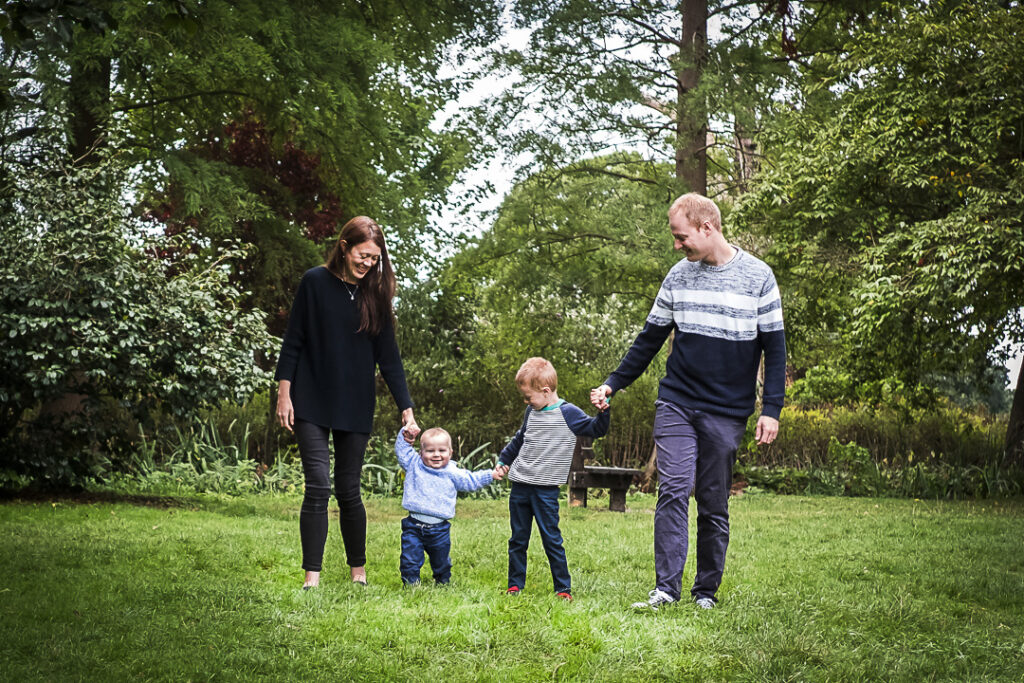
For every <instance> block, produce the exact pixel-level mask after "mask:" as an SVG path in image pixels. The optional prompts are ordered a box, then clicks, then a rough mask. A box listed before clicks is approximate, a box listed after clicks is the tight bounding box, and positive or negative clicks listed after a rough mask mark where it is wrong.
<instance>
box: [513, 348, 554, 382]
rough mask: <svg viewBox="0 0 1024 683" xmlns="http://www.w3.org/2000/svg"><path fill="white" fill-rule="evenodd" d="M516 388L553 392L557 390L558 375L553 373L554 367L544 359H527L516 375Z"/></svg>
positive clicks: (538, 357) (536, 357)
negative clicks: (546, 389) (545, 388)
mask: <svg viewBox="0 0 1024 683" xmlns="http://www.w3.org/2000/svg"><path fill="white" fill-rule="evenodd" d="M516 386H520V387H530V388H531V389H535V390H537V391H540V390H541V389H543V388H544V387H547V388H548V389H551V391H555V390H557V389H558V373H557V372H555V366H554V365H552V364H551V361H549V360H547V359H546V358H541V357H540V356H534V357H533V358H527V359H526V360H525V361H524V362H523V364H522V365H520V366H519V372H517V373H516Z"/></svg>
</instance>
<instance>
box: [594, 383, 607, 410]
mask: <svg viewBox="0 0 1024 683" xmlns="http://www.w3.org/2000/svg"><path fill="white" fill-rule="evenodd" d="M611 395H612V388H611V387H610V386H608V385H607V384H602V385H601V386H599V387H598V388H596V389H591V390H590V402H591V403H593V404H594V407H595V408H597V409H598V410H600V411H601V412H602V413H603V412H604V411H606V410H608V397H609V396H611Z"/></svg>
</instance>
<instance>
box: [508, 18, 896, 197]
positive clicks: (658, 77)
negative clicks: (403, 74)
mask: <svg viewBox="0 0 1024 683" xmlns="http://www.w3.org/2000/svg"><path fill="white" fill-rule="evenodd" d="M875 5H876V3H869V2H863V1H856V0H846V1H844V2H767V3H765V2H753V1H750V2H745V1H740V2H725V1H716V0H712V1H711V2H708V0H683V1H682V2H677V1H672V2H669V1H668V0H598V1H596V2H595V1H592V0H568V1H566V2H545V1H541V0H517V1H516V2H514V3H512V11H513V16H514V18H515V24H516V26H517V28H521V29H529V30H530V31H531V33H530V39H529V45H528V47H527V48H526V49H524V50H516V49H509V50H506V51H504V52H503V53H501V54H500V55H498V57H497V59H496V63H497V65H498V66H499V67H501V68H503V69H506V70H507V71H508V72H509V73H510V74H512V75H514V76H515V77H517V78H518V79H519V80H518V81H517V82H516V83H515V84H514V85H513V87H512V88H510V89H509V90H507V91H506V92H505V93H504V94H503V95H501V96H500V97H499V98H497V100H496V102H495V103H494V104H493V106H494V108H495V110H496V112H497V117H498V125H497V126H495V128H496V129H497V130H499V131H500V133H499V139H500V140H501V142H502V143H503V144H504V145H505V146H506V147H507V148H508V149H510V150H511V151H512V152H513V153H520V152H528V153H529V154H531V155H532V156H533V158H534V159H535V161H536V165H535V166H533V167H532V168H534V169H536V168H548V169H551V168H557V167H561V166H564V165H565V164H567V163H570V162H575V161H578V160H579V159H581V158H586V157H595V156H597V157H598V158H607V157H604V156H603V153H604V152H606V151H607V150H608V149H609V148H615V147H619V148H622V147H625V148H631V149H641V150H643V151H644V156H645V157H646V158H648V159H650V160H652V161H654V162H659V163H663V162H669V163H673V164H674V170H675V176H676V178H677V180H678V184H677V188H676V189H677V191H679V190H690V191H694V192H700V193H701V194H707V193H708V191H709V187H710V188H711V190H712V194H720V193H723V192H734V191H736V190H742V189H743V187H744V186H745V183H746V181H747V179H748V178H749V176H750V174H751V173H752V172H753V171H754V170H755V169H756V165H757V163H756V157H757V154H758V152H757V150H756V146H755V145H754V142H753V138H754V136H755V134H756V132H757V130H758V129H759V128H760V126H761V125H762V123H763V119H764V116H765V114H766V113H767V112H768V111H770V106H771V103H772V101H773V98H776V97H778V98H785V99H789V100H792V101H796V102H799V101H800V100H801V99H802V97H803V90H802V80H803V79H804V78H805V77H807V76H809V77H810V78H812V79H813V78H815V77H816V76H815V71H816V69H817V63H818V61H820V59H821V58H822V57H823V56H824V55H827V54H830V53H833V52H836V51H838V50H839V49H840V45H841V43H839V42H838V41H837V37H839V36H843V35H845V34H847V33H848V32H849V31H850V30H852V29H854V28H856V27H857V26H858V25H859V24H860V23H862V22H866V21H867V20H868V17H869V16H873V15H875V14H878V15H884V14H886V10H882V9H878V8H876V7H875ZM709 22H712V23H713V25H714V26H715V27H716V28H717V30H716V31H713V32H711V33H709V30H708V26H709ZM516 123H518V125H515V124H516ZM715 151H718V152H719V153H717V154H715V153H712V154H710V156H709V152H715ZM709 163H710V164H711V165H712V170H711V177H710V181H709V176H708V164H709ZM608 170H609V172H614V170H615V169H614V168H611V169H608ZM651 177H653V176H651ZM709 182H710V184H709Z"/></svg>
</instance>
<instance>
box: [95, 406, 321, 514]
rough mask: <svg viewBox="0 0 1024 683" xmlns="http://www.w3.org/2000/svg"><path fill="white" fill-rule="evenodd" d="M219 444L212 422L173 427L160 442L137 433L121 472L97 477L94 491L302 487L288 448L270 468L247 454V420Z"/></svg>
mask: <svg viewBox="0 0 1024 683" xmlns="http://www.w3.org/2000/svg"><path fill="white" fill-rule="evenodd" d="M227 432H228V437H229V438H230V439H231V441H229V442H225V441H224V440H223V437H222V436H221V430H220V429H218V427H217V426H216V424H214V423H213V422H212V421H202V420H200V419H193V420H191V421H189V422H187V423H186V425H185V426H184V427H177V426H176V427H174V429H173V431H172V432H171V433H169V434H167V435H166V436H165V437H164V438H163V439H162V440H161V442H159V443H158V442H157V441H155V440H153V439H152V438H147V437H146V435H145V434H141V435H140V439H139V450H138V452H137V453H136V454H135V456H134V457H133V458H132V459H131V462H130V464H129V467H128V471H126V472H112V473H108V474H107V476H105V477H103V483H102V485H100V486H99V487H97V488H98V490H106V491H115V492H125V493H133V494H136V493H138V494H144V495H169V496H182V495H191V494H196V493H216V494H223V495H227V496H243V495H247V494H252V493H294V492H296V491H301V490H302V482H303V475H302V464H301V463H300V462H299V459H298V457H297V455H296V453H295V451H294V449H292V450H291V451H290V452H285V453H281V454H280V455H279V456H278V458H277V459H276V460H275V462H274V464H273V465H272V466H270V467H267V466H266V465H262V464H260V463H259V462H257V461H256V460H255V459H253V458H252V457H250V454H249V440H250V429H249V425H248V424H244V425H239V424H237V423H234V422H232V423H231V424H230V425H228V429H227Z"/></svg>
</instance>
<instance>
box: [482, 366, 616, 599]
mask: <svg viewBox="0 0 1024 683" xmlns="http://www.w3.org/2000/svg"><path fill="white" fill-rule="evenodd" d="M516 386H517V387H518V388H519V393H521V394H522V395H523V402H525V403H526V405H527V407H526V414H525V415H524V416H523V425H522V426H521V427H520V428H519V431H518V432H516V435H515V436H514V437H512V440H511V441H510V442H509V444H508V445H507V446H505V448H504V449H502V451H501V455H499V456H498V466H497V467H496V468H495V475H499V474H501V475H503V474H505V473H506V472H507V473H508V479H509V481H510V482H512V487H511V491H510V492H509V499H508V513H509V525H510V526H511V528H512V536H511V538H509V540H508V591H507V592H508V593H509V594H511V595H517V594H518V593H519V592H520V591H521V590H522V589H523V586H524V585H525V584H526V549H527V548H528V547H529V545H530V534H531V532H532V529H533V521H534V520H536V521H537V529H538V530H539V531H540V539H541V542H542V543H543V544H544V552H545V553H546V554H547V556H548V564H549V565H550V566H551V579H552V581H553V582H554V587H555V593H556V594H557V595H558V597H560V598H562V599H564V600H572V585H571V581H570V578H569V565H568V563H567V562H566V559H565V550H564V549H563V548H562V533H561V531H559V529H558V488H559V487H560V486H561V485H562V484H564V483H566V481H567V480H568V478H569V467H570V466H571V465H572V453H573V449H574V448H575V447H576V437H577V436H591V437H594V438H597V437H600V436H604V435H605V434H606V433H607V432H608V420H609V411H604V412H602V413H600V414H599V415H598V416H597V417H589V416H588V415H587V414H586V413H584V412H583V411H582V410H580V409H579V408H577V407H576V406H574V405H573V404H571V403H568V402H566V401H563V400H562V399H560V398H558V394H557V393H556V389H557V388H558V375H557V374H556V373H555V368H554V366H552V365H551V363H550V362H548V361H547V360H545V359H543V358H529V359H527V360H526V362H525V363H523V365H522V366H521V367H520V368H519V372H517V373H516Z"/></svg>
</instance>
